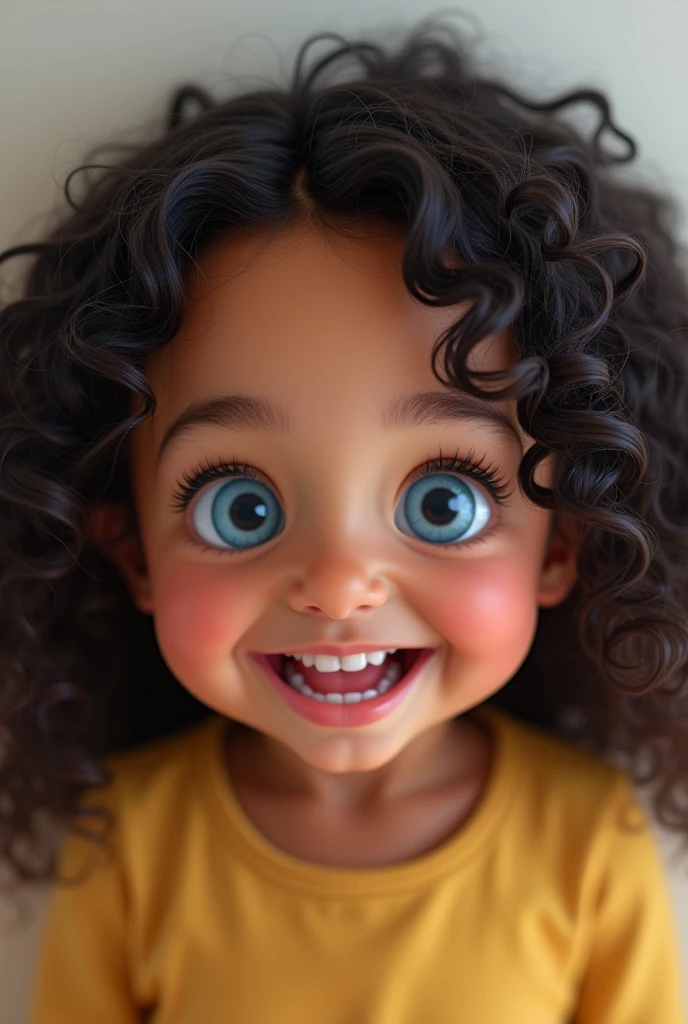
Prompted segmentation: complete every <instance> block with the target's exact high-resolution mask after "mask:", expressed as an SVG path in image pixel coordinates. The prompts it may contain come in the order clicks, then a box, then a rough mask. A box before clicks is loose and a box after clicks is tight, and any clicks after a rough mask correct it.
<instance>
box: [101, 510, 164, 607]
mask: <svg viewBox="0 0 688 1024" xmlns="http://www.w3.org/2000/svg"><path fill="white" fill-rule="evenodd" d="M91 540H92V542H93V544H94V546H95V547H96V548H97V549H98V551H100V553H101V555H103V557H104V558H107V560H108V561H109V562H112V564H113V565H114V566H115V567H116V568H117V569H118V570H119V573H120V575H121V576H122V578H123V579H124V582H125V583H126V585H127V587H128V588H129V593H130V594H131V599H132V601H133V602H134V604H135V605H136V607H137V608H138V609H139V611H141V612H144V613H145V614H146V615H150V614H151V613H152V611H153V594H152V588H151V583H150V577H149V575H148V570H147V567H146V560H145V556H144V553H143V545H142V543H141V535H140V533H139V529H138V526H137V524H136V520H135V516H134V513H133V511H132V510H131V509H130V508H129V506H128V505H125V504H124V503H111V504H107V503H106V504H102V505H96V506H95V508H94V509H93V511H92V513H91Z"/></svg>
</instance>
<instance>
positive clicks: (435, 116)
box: [0, 24, 688, 881]
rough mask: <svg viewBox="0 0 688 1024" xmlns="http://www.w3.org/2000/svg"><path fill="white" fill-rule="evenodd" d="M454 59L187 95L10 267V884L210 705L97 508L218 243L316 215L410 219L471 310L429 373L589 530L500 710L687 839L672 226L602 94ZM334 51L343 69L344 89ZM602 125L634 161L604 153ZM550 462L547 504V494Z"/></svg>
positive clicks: (121, 494) (348, 57)
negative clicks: (110, 761)
mask: <svg viewBox="0 0 688 1024" xmlns="http://www.w3.org/2000/svg"><path fill="white" fill-rule="evenodd" d="M323 38H326V39H330V40H331V42H332V45H331V47H330V49H329V51H328V52H327V53H326V55H325V56H324V57H322V58H321V59H319V60H317V61H312V62H311V66H310V68H308V67H307V62H306V59H305V58H306V55H307V51H308V49H309V48H310V46H311V44H312V43H313V42H314V41H316V40H322V39H323ZM464 51H465V45H464V43H463V41H462V39H461V38H460V37H459V36H457V35H456V34H455V33H454V32H453V30H451V29H450V28H447V26H442V25H440V26H437V25H435V26H433V25H432V24H430V25H429V26H428V25H425V26H424V27H421V28H417V29H416V30H414V31H413V32H411V33H410V34H409V35H408V36H407V37H405V38H404V39H403V40H402V41H401V42H400V43H398V44H396V45H395V47H392V46H390V47H387V48H385V47H383V46H379V45H375V44H373V43H371V42H369V41H368V42H366V41H362V42H352V41H346V40H344V39H341V38H340V37H332V36H329V35H327V36H325V37H323V36H315V37H311V39H309V40H307V41H306V43H305V44H304V45H303V47H302V49H301V51H300V53H299V55H298V58H297V61H296V66H295V69H294V73H293V79H292V81H291V83H290V85H289V87H287V88H277V87H274V88H266V89H263V90H260V91H253V92H248V93H246V94H243V95H242V94H240V95H236V96H234V97H233V98H230V99H227V100H224V101H222V102H217V101H215V100H214V99H213V98H212V97H211V96H210V95H209V94H208V93H207V92H205V91H204V90H202V89H200V88H197V87H195V86H182V87H180V88H179V89H178V90H177V91H176V92H175V94H174V96H173V97H172V101H171V104H170V108H169V115H168V118H167V123H166V125H165V126H164V129H163V130H162V131H160V132H159V133H158V137H156V138H154V139H153V140H152V141H150V142H148V143H146V144H131V143H129V144H126V145H124V144H121V143H120V144H119V145H118V146H116V147H114V149H115V152H116V154H117V159H116V160H114V161H109V162H105V163H101V162H92V163H86V164H85V165H84V166H82V167H79V168H77V169H76V170H75V171H74V172H72V174H70V176H69V178H68V179H67V181H66V183H65V186H64V191H65V196H66V199H67V201H68V203H69V205H70V207H71V210H70V211H65V213H64V215H63V216H61V218H60V221H59V224H58V226H57V227H56V228H55V229H54V230H52V232H51V233H50V234H49V236H48V237H46V238H45V239H44V240H42V241H37V242H29V243H27V244H25V245H18V246H15V247H13V248H11V249H8V250H6V251H5V252H3V253H2V254H0V261H4V260H8V259H10V257H16V256H21V255H29V256H31V257H33V261H32V264H31V266H30V269H29V270H28V271H27V274H26V279H25V286H24V287H23V291H22V297H21V298H20V299H19V300H18V301H14V302H12V303H10V304H9V305H6V306H5V308H3V309H2V311H1V312H0V403H1V404H0V451H1V452H2V457H1V465H0V530H1V535H0V558H1V564H2V575H1V578H0V730H1V731H0V747H1V748H2V760H1V762H0V858H1V859H2V860H3V861H4V862H6V864H7V865H9V866H11V868H12V870H13V872H14V874H15V876H16V878H17V879H22V880H33V881H38V880H41V881H48V880H52V879H53V878H54V872H55V850H54V844H51V843H50V842H48V841H47V840H46V837H45V835H43V834H42V833H41V829H40V822H41V818H42V816H45V815H46V814H47V815H48V816H49V818H50V819H52V820H53V821H57V822H59V823H66V824H67V825H68V827H69V828H71V829H74V830H76V831H79V832H81V833H82V834H86V835H89V836H91V835H93V833H91V832H90V831H89V830H88V829H86V828H85V827H84V825H83V824H79V821H81V822H83V821H84V818H86V819H88V818H89V816H93V815H96V816H98V815H99V814H102V813H105V812H104V811H103V810H102V809H97V808H90V809H89V810H88V811H86V810H85V809H82V810H81V813H79V806H78V805H79V801H80V798H81V796H82V795H83V794H84V793H85V791H87V790H89V789H94V788H98V787H100V786H103V785H106V784H107V782H108V781H109V775H108V769H107V766H105V765H104V763H103V758H104V757H105V756H106V755H107V754H109V753H112V752H114V751H115V750H118V749H122V748H124V747H126V746H131V745H135V744H137V743H140V742H143V741H145V740H147V739H150V738H152V737H154V736H156V735H161V734H163V733H166V732H169V731H171V730H173V729H178V728H181V727H183V726H185V725H188V724H191V723H192V722H194V721H197V720H199V719H200V718H201V717H203V716H204V714H205V713H207V708H205V707H204V706H203V705H202V704H200V703H199V702H198V701H196V700H195V698H193V697H192V696H191V695H190V694H189V693H187V692H186V691H185V690H184V688H183V687H182V686H180V684H179V683H178V682H177V681H176V680H175V679H174V677H173V676H172V674H171V673H170V671H169V670H168V668H167V667H166V665H165V663H164V661H163V660H162V657H161V655H160V653H159V651H158V648H157V645H156V642H155V638H154V634H153V628H152V623H151V621H150V619H149V618H148V617H146V616H144V615H142V614H141V613H139V612H138V611H136V609H135V608H134V607H133V605H132V602H131V600H130V598H129V595H128V593H127V591H126V589H125V587H124V584H123V583H122V581H121V579H120V578H119V577H118V576H117V574H116V572H115V571H114V569H112V567H111V566H110V565H109V564H108V563H107V562H106V561H105V560H104V559H103V558H102V557H101V555H100V554H99V553H98V552H97V551H96V549H95V547H94V545H93V543H92V542H91V540H90V534H89V522H90V517H91V512H92V509H93V508H94V506H95V505H97V504H98V503H99V502H102V501H105V500H107V501H123V502H126V503H128V504H131V494H130V485H129V473H128V465H127V449H128V445H127V440H128V437H129V434H130V431H131V430H132V429H133V428H134V427H135V426H136V424H137V423H139V422H141V420H142V419H143V418H144V417H145V416H147V415H149V414H150V413H151V412H152V411H153V409H154V407H155V401H154V397H153V394H152V392H151V389H150V387H149V384H148V382H147V379H146V374H145V365H146V357H147V355H148V353H150V352H151V351H152V350H154V349H156V348H158V347H159V346H161V345H164V344H166V343H167V342H168V341H169V340H170V339H171V338H172V337H173V336H174V335H175V333H176V332H177V330H178V329H179V327H180V324H181V322H182V317H183V315H184V310H185V290H184V275H185V270H186V269H187V268H188V267H189V265H190V264H191V263H193V261H194V258H195V256H196V255H197V254H198V253H199V251H200V250H201V249H202V248H203V247H204V246H205V245H206V244H207V243H209V241H210V240H211V239H213V238H215V237H216V236H218V235H220V234H222V233H224V232H229V231H231V230H232V229H235V228H237V227H250V226H254V225H265V224H269V225H274V226H275V228H276V229H279V227H280V226H282V225H286V224H287V223H289V222H291V221H294V220H296V219H304V218H307V219H308V220H309V221H310V222H311V223H313V224H316V225H318V226H320V227H322V228H324V229H328V230H333V231H338V230H357V228H356V225H359V226H361V229H362V228H363V227H365V228H366V230H367V229H370V227H371V226H372V227H374V225H375V224H376V223H380V224H382V223H393V224H395V225H397V226H400V227H401V228H402V229H403V231H404V235H405V247H404V253H403V275H404V281H405V283H406V286H407V288H408V290H409V292H410V293H411V294H412V295H414V296H415V297H416V298H418V299H420V300H421V301H423V302H425V303H427V304H430V305H436V306H446V305H451V304H454V303H458V302H461V301H465V300H470V303H471V305H470V312H469V313H468V314H467V315H466V316H465V317H464V318H463V319H462V320H461V322H460V323H457V324H454V325H452V326H451V327H450V329H448V330H447V331H446V332H445V333H444V334H443V335H442V337H441V338H439V339H438V340H437V342H436V344H435V347H434V350H433V370H434V372H435V375H436V376H437V378H438V380H442V381H443V383H447V384H449V385H450V386H453V387H456V388H461V389H464V390H465V391H468V392H470V393H472V394H476V395H479V396H482V397H485V398H487V399H488V400H490V399H498V398H514V399H516V400H517V411H518V420H519V423H520V425H521V426H522V428H523V429H524V430H525V431H526V432H527V433H528V434H529V435H530V436H531V437H532V438H533V439H534V441H535V443H534V444H533V446H532V447H531V448H530V449H529V450H528V452H527V453H526V455H525V456H524V458H523V460H522V463H521V466H520V469H519V483H520V486H521V488H522V489H523V492H524V493H525V495H526V496H527V497H528V498H530V499H531V500H532V501H534V502H535V503H536V504H538V505H540V506H541V507H544V508H548V509H554V510H558V511H562V512H566V513H570V514H571V515H572V516H573V517H574V521H575V522H576V523H577V524H578V527H579V531H580V534H579V535H580V552H579V557H578V582H577V584H576V586H575V588H574V591H573V592H572V594H571V596H570V597H569V598H568V599H567V601H566V602H565V603H564V604H562V605H561V606H559V607H558V608H554V609H550V610H543V611H542V612H541V615H540V622H539V627H538V631H537V635H536V638H535V641H534V644H533V647H532V649H531V651H530V653H529V655H528V657H527V659H526V661H525V662H524V664H523V665H522V666H521V668H520V669H519V671H518V672H517V674H516V675H515V676H514V678H513V679H512V680H510V681H509V682H508V683H507V685H506V686H505V687H504V688H503V689H502V690H500V691H499V692H498V693H497V694H496V695H495V696H494V697H492V698H491V702H492V703H494V704H496V705H498V706H500V707H502V708H504V709H506V710H508V711H510V712H511V713H512V714H515V715H516V716H518V717H520V718H522V719H524V720H526V721H530V722H533V723H535V724H537V725H539V726H541V727H542V728H545V729H547V730H549V731H551V732H553V733H557V734H559V735H561V736H563V737H564V738H566V739H568V740H570V741H571V742H574V743H578V744H579V745H580V746H583V747H585V748H586V749H588V750H590V751H592V752H596V753H599V754H601V755H602V756H606V757H608V758H611V759H617V760H621V761H623V765H624V766H626V767H627V770H629V772H631V773H632V775H633V777H634V778H635V780H636V781H638V782H647V783H650V782H653V783H654V789H653V795H652V805H653V810H654V811H655V813H656V815H657V817H658V819H659V820H660V821H661V822H662V823H663V824H664V825H665V826H667V827H669V828H673V829H675V830H677V831H680V832H682V833H683V834H684V838H686V837H688V806H687V805H686V801H685V794H686V778H687V770H688V716H687V715H686V710H688V704H687V697H686V694H687V687H686V661H687V654H688V622H687V612H686V609H687V608H688V557H687V552H688V425H687V424H688V421H687V419H686V409H688V347H687V346H686V341H687V340H688V339H687V334H688V331H687V311H688V292H687V289H686V283H685V281H684V279H683V276H682V273H681V271H680V269H679V259H678V257H679V253H678V249H677V244H676V242H675V240H674V239H673V238H672V234H671V229H670V221H671V218H672V216H673V213H674V211H673V208H672V206H671V204H670V202H669V200H668V199H667V198H665V197H663V196H660V195H658V194H655V193H653V192H652V191H651V190H649V189H647V188H641V187H637V186H632V185H629V184H624V183H622V182H620V181H619V180H617V178H616V176H615V175H614V173H613V172H614V164H616V163H618V162H621V161H628V160H631V159H632V158H633V156H634V154H635V145H634V143H633V141H632V140H631V139H630V138H629V137H628V136H627V135H625V134H624V133H622V132H620V131H619V129H618V128H616V127H615V125H614V124H613V121H612V118H611V114H610V109H609V105H608V102H607V100H606V99H605V97H604V96H603V95H602V94H601V93H599V92H596V91H592V90H589V89H581V90H577V91H572V92H569V93H567V94H565V95H562V96H559V97H558V98H556V99H553V100H552V101H550V102H535V101H532V100H529V99H528V98H526V97H524V96H522V95H520V94H519V93H517V92H515V91H514V90H513V89H511V88H507V86H506V85H504V84H503V83H501V82H499V81H493V80H491V79H490V78H488V77H481V76H480V75H478V74H477V73H476V72H475V71H474V70H473V68H472V66H471V62H470V60H469V59H468V58H467V56H466V54H465V52H464ZM342 61H346V62H348V64H347V65H346V66H347V67H349V65H351V66H352V70H349V71H348V72H347V73H348V78H347V79H345V80H344V81H335V80H330V81H329V84H328V83H327V75H331V76H332V77H333V79H335V78H336V77H337V76H336V75H335V71H337V70H339V71H340V72H341V67H340V62H342ZM340 77H341V76H340ZM190 102H193V104H194V105H195V110H194V112H193V114H190V113H189V103H190ZM580 103H585V104H591V105H592V106H593V107H594V108H595V109H596V110H597V112H598V113H599V125H598V128H597V129H596V131H595V132H594V134H593V135H592V137H591V138H585V137H584V136H583V134H582V133H581V132H579V131H577V130H575V129H574V128H573V127H571V126H570V124H569V123H568V122H567V119H566V117H562V115H563V114H565V112H566V111H567V109H568V108H571V107H574V106H575V105H576V104H580ZM199 108H200V109H199ZM609 132H611V133H615V134H616V135H617V136H618V137H620V138H621V139H623V140H624V141H625V143H626V144H627V147H628V149H627V153H626V154H625V155H624V156H623V157H618V156H614V155H612V154H611V153H609V152H608V151H606V150H605V148H604V146H603V139H604V136H605V133H609ZM108 148H112V147H107V146H106V147H99V148H98V149H96V151H95V152H94V153H92V154H91V156H93V155H95V154H100V153H102V152H103V150H104V149H105V150H107V149H108ZM77 173H83V174H84V176H85V178H84V180H85V185H84V188H83V189H82V195H81V197H80V198H79V199H77V198H76V197H75V195H74V194H73V179H74V175H76V174H77ZM346 224H348V225H349V227H348V228H346V227H343V225H346ZM352 225H353V227H352ZM448 253H449V254H451V253H453V254H454V255H455V256H456V257H458V259H456V260H454V261H453V263H452V265H451V266H450V265H449V263H448V261H447V254H448ZM505 328H508V329H509V330H510V331H511V332H512V334H513V337H514V339H515V341H516V344H517V346H518V350H519V352H520V357H521V358H520V361H519V363H518V364H517V365H516V366H515V367H514V368H513V370H512V371H510V372H509V373H508V374H506V375H503V376H502V377H500V378H499V380H498V381H496V382H497V383H501V384H502V385H503V386H502V387H501V388H500V390H498V391H496V390H494V388H493V387H492V386H491V387H490V389H489V390H488V391H484V390H483V389H481V388H480V386H479V382H480V379H482V377H483V375H481V374H475V373H470V372H469V371H468V370H467V368H466V360H467V357H468V355H469V353H470V351H471V349H472V348H473V347H474V345H475V344H476V343H477V342H478V341H480V339H481V338H483V337H484V336H485V335H486V334H487V333H489V332H493V331H498V330H502V329H505ZM440 364H441V372H440V370H438V369H437V367H438V365H440ZM442 373H443V374H444V376H442ZM488 376H489V375H488ZM488 383H490V384H491V385H493V384H494V383H495V380H494V379H491V381H488ZM132 396H138V398H139V399H140V402H141V411H140V412H138V413H137V414H136V415H134V414H132V412H131V409H132V407H133V406H132ZM550 453H555V454H556V457H557V458H556V466H557V469H556V478H555V481H554V486H553V488H552V489H551V490H549V489H543V488H541V487H539V486H538V485H536V483H535V482H534V479H533V475H534V472H535V469H536V466H537V465H538V463H539V462H540V461H541V460H542V459H543V458H544V457H545V456H547V455H548V454H550ZM122 637H126V643H123V642H122V639H121V638H122ZM144 694H145V696H142V695H144ZM93 838H94V839H95V838H97V837H96V836H95V835H93ZM98 841H100V840H99V839H98Z"/></svg>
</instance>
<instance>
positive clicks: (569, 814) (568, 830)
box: [481, 706, 648, 854]
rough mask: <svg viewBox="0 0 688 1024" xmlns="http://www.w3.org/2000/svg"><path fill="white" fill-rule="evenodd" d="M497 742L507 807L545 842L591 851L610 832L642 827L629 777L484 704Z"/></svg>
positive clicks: (642, 814)
mask: <svg viewBox="0 0 688 1024" xmlns="http://www.w3.org/2000/svg"><path fill="white" fill-rule="evenodd" d="M481 712H482V717H483V718H484V720H486V721H487V723H488V724H489V725H490V727H491V729H492V732H493V738H494V745H495V767H496V770H497V771H500V772H501V773H502V776H503V777H504V778H506V779H507V781H508V785H509V787H510V791H511V801H510V803H511V807H512V809H513V813H514V815H515V817H516V818H517V819H518V820H520V822H521V824H522V825H523V827H524V828H525V829H527V830H528V833H529V834H530V835H531V836H532V835H533V834H535V835H538V836H539V837H540V839H541V841H542V843H543V845H545V846H547V845H551V846H559V845H563V844H565V843H570V844H573V849H572V850H571V852H572V853H573V852H575V850H577V851H578V853H580V854H582V853H583V849H584V848H585V849H586V850H587V852H588V854H590V853H591V852H592V848H593V847H597V848H599V849H600V851H601V848H602V847H604V846H605V845H606V844H607V843H608V842H609V839H610V836H611V834H612V833H616V832H618V831H624V830H626V828H627V826H628V830H629V831H633V830H635V831H636V832H646V831H647V828H648V820H647V816H646V814H645V812H644V810H643V808H642V806H641V805H640V803H639V801H638V798H637V796H636V793H635V789H634V785H633V781H632V779H631V778H630V777H629V776H628V775H627V774H626V773H625V772H623V771H621V770H620V769H619V768H617V767H615V766H614V765H613V764H611V763H610V762H609V761H607V760H605V759H604V758H602V757H600V756H598V755H596V754H593V753H591V752H589V751H586V750H584V749H581V748H579V747H577V746H574V744H573V743H571V742H569V741H567V740H565V739H563V738H561V737H559V736H556V735H554V734H551V733H549V732H546V731H545V730H544V729H542V728H540V727H538V726H535V725H533V724H531V723H527V722H524V721H522V720H520V719H517V718H515V717H513V716H512V715H509V714H507V713H506V712H504V711H501V710H499V709H497V708H495V707H494V706H484V707H483V708H482V709H481Z"/></svg>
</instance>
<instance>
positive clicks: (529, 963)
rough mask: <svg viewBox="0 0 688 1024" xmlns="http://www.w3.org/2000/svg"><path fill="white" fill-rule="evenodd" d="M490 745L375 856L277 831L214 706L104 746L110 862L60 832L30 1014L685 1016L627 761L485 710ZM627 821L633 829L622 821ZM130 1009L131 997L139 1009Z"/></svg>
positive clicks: (119, 1023) (667, 1020)
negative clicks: (414, 853)
mask: <svg viewBox="0 0 688 1024" xmlns="http://www.w3.org/2000/svg"><path fill="white" fill-rule="evenodd" d="M477 714H479V715H482V716H484V717H483V720H484V721H487V722H488V724H489V725H490V726H491V728H492V730H493V736H494V738H495V743H494V750H495V755H494V761H493V765H492V769H491V774H490V777H489V779H488V783H487V786H486V789H485V791H484V793H483V795H482V797H481V800H480V802H479V804H478V806H477V807H476V809H475V810H474V812H473V814H472V815H471V816H470V818H469V819H468V820H467V821H466V822H465V823H464V825H463V827H462V828H461V829H460V830H459V831H458V832H456V833H455V834H454V835H453V836H452V837H450V838H449V839H448V840H446V841H445V842H444V843H442V844H441V845H440V846H438V847H436V848H435V849H433V850H431V851H429V852H427V853H425V854H423V855H422V856H420V857H416V858H415V859H413V860H410V861H406V862H404V863H402V864H395V865H392V866H390V867H383V868H379V867H378V868H364V869H358V868H356V869H353V868H340V867H330V866H326V865H319V864H312V863H308V862H306V861H303V860H301V859H299V858H297V857H292V856H291V855H289V854H286V853H284V852H282V851H281V850H279V849H278V848H276V847H275V846H273V845H272V844H271V843H270V842H269V841H268V840H267V839H266V838H265V837H264V836H263V835H262V834H261V833H260V832H259V831H258V829H257V828H256V827H255V826H254V825H253V824H252V822H251V820H250V819H249V818H248V816H247V815H246V813H245V812H244V811H243V809H242V807H241V805H240V804H239V802H238V800H237V797H236V794H235V793H234V791H233V789H232V786H231V781H230V779H229V778H228V776H227V773H226V770H225V768H224V766H223V762H222V759H221V738H222V728H223V725H224V719H223V718H222V717H221V716H219V715H215V714H213V715H212V716H211V717H210V718H208V719H206V720H204V721H203V722H202V723H200V725H196V726H194V727H192V728H191V729H189V730H187V731H185V732H183V733H178V734H176V735H174V736H168V737H164V738H163V739H162V740H157V741H156V742H155V743H151V744H149V745H147V746H146V747H144V748H140V749H138V750H133V751H128V752H125V753H123V754H118V755H116V756H113V757H111V758H110V763H111V764H112V766H113V768H114V769H115V773H116V774H115V780H114V783H113V785H112V786H111V787H108V789H106V790H100V791H98V792H97V793H91V794H89V798H90V797H91V796H92V797H97V798H98V799H96V800H95V802H96V803H98V802H99V803H104V802H105V798H106V797H107V803H108V806H112V807H113V809H115V813H116V814H117V816H118V823H119V824H118V828H117V831H116V851H117V856H116V858H115V859H112V860H110V861H107V860H106V859H105V858H103V857H102V855H100V854H98V853H97V848H96V847H94V846H93V844H92V843H90V842H89V841H88V840H85V839H81V838H79V837H72V836H69V837H68V838H67V839H66V840H65V842H64V844H63V851H62V856H61V868H62V871H61V874H64V873H67V872H68V873H69V874H70V877H71V875H72V874H73V873H75V872H76V871H77V870H78V869H79V868H83V866H84V865H85V864H86V863H87V861H88V863H91V858H92V857H93V856H94V854H93V851H94V850H95V851H96V867H92V868H91V869H90V873H89V874H88V875H87V876H86V881H85V882H83V883H82V884H80V885H78V886H76V887H70V888H63V887H62V886H59V887H58V886H56V887H55V888H54V889H53V891H52V894H51V897H50V902H49V905H48V911H47V914H48V916H47V919H46V923H45V926H44V932H43V941H42V948H41V949H40V953H39V960H38V966H37V970H36V975H35V987H34V993H33V1004H32V1008H31V1017H30V1024H129V1022H132V1021H137V1022H138V1021H146V1022H148V1024H569V1022H571V1021H573V1022H575V1024H685V1018H684V1007H683V995H682V992H681V982H680V969H679V954H678V936H677V930H676V926H675V921H674V918H673V915H672V911H671V906H670V902H669V898H668V890H667V887H666V884H665V880H664V875H663V869H662V864H661V860H660V857H659V853H658V849H657V846H656V843H655V839H654V837H653V834H652V832H651V830H650V826H649V822H648V820H647V818H646V816H645V812H644V810H643V808H642V806H641V805H640V804H639V803H638V802H637V800H636V797H635V795H634V792H633V789H632V787H631V785H630V784H629V782H628V780H627V777H626V776H625V775H624V774H623V773H621V772H620V771H618V770H617V769H615V768H613V767H611V766H610V765H608V764H606V763H605V762H603V761H601V760H599V759H597V758H595V757H593V756H592V755H588V754H585V753H582V752H580V751H578V750H576V749H575V748H573V747H572V746H569V745H568V744H565V743H563V742H561V741H560V740H558V739H555V738H552V737H550V736H549V735H548V734H546V733H544V732H542V731H540V730H538V729H536V728H534V727H532V726H528V725H525V724H523V723H520V722H519V721H518V720H517V719H515V718H513V717H511V716H508V715H506V714H505V713H503V712H500V711H497V710H496V709H495V708H492V707H489V706H484V707H482V708H480V709H478V711H477ZM623 821H626V822H628V823H629V825H630V826H633V828H634V830H633V831H630V830H625V829H624V828H623V827H622V822H623ZM146 1011H147V1012H146Z"/></svg>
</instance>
